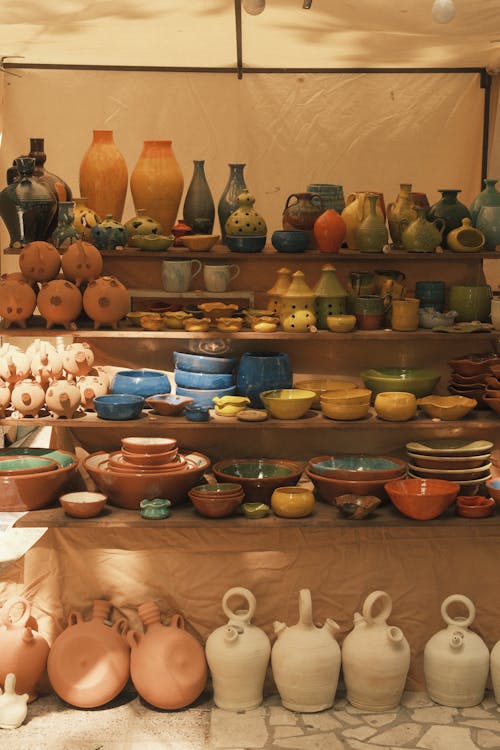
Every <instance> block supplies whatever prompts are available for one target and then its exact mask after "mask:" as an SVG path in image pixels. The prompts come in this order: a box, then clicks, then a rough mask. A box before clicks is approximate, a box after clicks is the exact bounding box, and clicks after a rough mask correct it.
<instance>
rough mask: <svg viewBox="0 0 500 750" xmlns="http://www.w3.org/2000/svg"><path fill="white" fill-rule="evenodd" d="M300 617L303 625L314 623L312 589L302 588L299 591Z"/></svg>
mask: <svg viewBox="0 0 500 750" xmlns="http://www.w3.org/2000/svg"><path fill="white" fill-rule="evenodd" d="M299 619H300V623H301V625H312V624H313V619H312V600H311V591H310V589H300V593H299Z"/></svg>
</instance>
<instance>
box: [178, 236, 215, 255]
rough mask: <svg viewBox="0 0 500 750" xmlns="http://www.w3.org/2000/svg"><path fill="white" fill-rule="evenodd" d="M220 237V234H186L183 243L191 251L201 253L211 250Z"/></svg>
mask: <svg viewBox="0 0 500 750" xmlns="http://www.w3.org/2000/svg"><path fill="white" fill-rule="evenodd" d="M219 237H220V235H218V234H184V235H183V236H182V240H181V241H182V244H183V245H184V246H185V247H187V248H189V249H190V250H196V251H197V252H201V251H203V250H205V251H206V250H211V248H212V247H213V246H214V245H215V244H216V242H217V241H218V239H219Z"/></svg>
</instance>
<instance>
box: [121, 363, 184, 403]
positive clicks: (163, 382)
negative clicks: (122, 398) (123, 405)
mask: <svg viewBox="0 0 500 750" xmlns="http://www.w3.org/2000/svg"><path fill="white" fill-rule="evenodd" d="M170 390H171V388H170V380H169V379H168V378H167V376H166V375H164V374H163V373H161V372H155V371H154V370H120V371H119V372H117V373H116V375H115V377H114V378H113V382H112V383H111V393H131V394H133V395H135V396H142V397H143V398H147V397H148V396H154V395H155V393H170Z"/></svg>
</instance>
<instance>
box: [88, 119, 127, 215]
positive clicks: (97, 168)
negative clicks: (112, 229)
mask: <svg viewBox="0 0 500 750" xmlns="http://www.w3.org/2000/svg"><path fill="white" fill-rule="evenodd" d="M127 187H128V170H127V163H126V161H125V159H124V157H123V155H122V154H121V153H120V151H119V150H118V147H117V146H116V144H115V141H114V138H113V131H112V130H94V135H93V139H92V143H91V144H90V146H89V147H88V149H87V151H86V152H85V154H84V155H83V159H82V162H81V164H80V195H82V196H85V197H86V199H87V205H88V206H89V207H90V208H91V209H93V210H94V211H95V212H96V213H97V214H98V216H101V217H102V216H106V215H107V214H111V216H112V217H113V218H114V219H116V221H121V218H122V214H123V207H124V205H125V196H126V194H127Z"/></svg>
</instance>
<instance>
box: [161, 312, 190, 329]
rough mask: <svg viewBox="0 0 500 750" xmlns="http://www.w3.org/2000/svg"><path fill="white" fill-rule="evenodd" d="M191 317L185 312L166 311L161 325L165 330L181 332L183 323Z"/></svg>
mask: <svg viewBox="0 0 500 750" xmlns="http://www.w3.org/2000/svg"><path fill="white" fill-rule="evenodd" d="M191 317H192V315H191V314H190V313H188V312H186V311H185V310H167V312H164V313H163V323H164V325H165V328H170V329H171V330H174V331H182V330H183V328H184V321H185V320H186V319H187V318H191Z"/></svg>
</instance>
